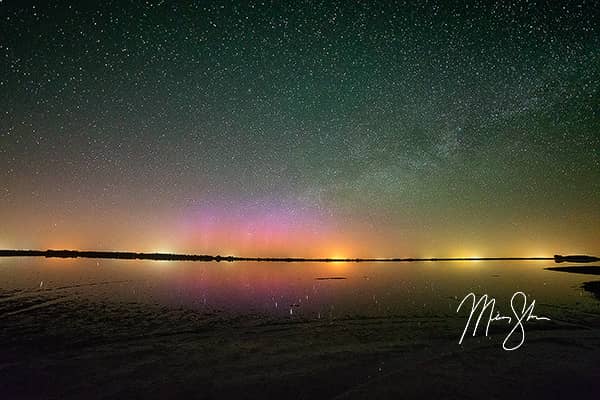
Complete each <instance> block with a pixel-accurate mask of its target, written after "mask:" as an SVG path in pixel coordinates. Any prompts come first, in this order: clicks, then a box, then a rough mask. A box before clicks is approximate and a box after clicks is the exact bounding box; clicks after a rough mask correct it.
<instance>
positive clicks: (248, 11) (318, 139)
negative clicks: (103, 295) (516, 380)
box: [0, 0, 600, 256]
mask: <svg viewBox="0 0 600 400" xmlns="http://www.w3.org/2000/svg"><path fill="white" fill-rule="evenodd" d="M449 3H450V2H440V3H439V4H435V3H432V2H414V3H413V2H350V1H342V2H328V1H323V2H320V1H310V2H309V1H295V2H240V3H231V2H205V1H197V2H169V1H103V2H98V3H97V4H95V3H89V4H87V3H86V4H83V2H75V1H71V2H30V1H16V0H14V1H11V0H4V1H1V2H0V21H1V23H0V112H1V114H0V115H1V118H0V220H2V221H3V222H2V224H1V225H0V248H1V247H11V248H23V247H26V248H29V247H35V248H45V247H55V248H56V247H59V248H63V247H68V248H87V249H90V248H92V249H99V250H100V249H128V250H140V251H142V250H169V251H193V252H200V253H202V252H212V253H216V252H220V253H222V254H225V253H232V254H241V255H306V256H333V255H336V256H469V255H477V256H490V255H492V256H495V255H498V256H502V255H505V256H506V255H523V256H530V255H531V256H533V255H539V254H540V253H541V254H542V255H545V254H553V252H555V251H556V252H558V251H561V252H565V253H567V252H580V251H581V252H594V251H595V252H599V251H600V235H599V233H600V131H599V130H600V95H599V89H600V22H599V21H600V6H599V5H598V3H597V2H595V1H588V2H584V1H580V2H577V1H573V2H568V3H564V4H563V3H561V2H558V1H556V2H554V1H552V2H534V1H530V2H517V1H498V2H496V3H495V4H494V3H493V2H487V1H486V2H483V1H482V2H474V3H473V2H469V3H468V4H455V5H450V4H449ZM461 3H462V2H461Z"/></svg>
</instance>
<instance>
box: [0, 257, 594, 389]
mask: <svg viewBox="0 0 600 400" xmlns="http://www.w3.org/2000/svg"><path fill="white" fill-rule="evenodd" d="M561 265H562V264H561ZM553 266H555V264H554V263H553V262H552V261H462V262H461V261H455V262H411V263H311V262H305V263H271V262H233V263H229V262H220V263H217V262H169V261H140V260H105V259H103V260H95V259H51V258H48V259H46V258H27V257H22V258H0V316H1V317H0V348H1V350H0V356H1V358H0V392H1V393H5V394H8V395H9V397H8V398H80V397H86V398H124V397H132V396H135V397H139V396H141V397H144V398H164V397H188V398H256V397H263V398H265V397H266V398H364V397H368V398H413V397H423V396H425V397H427V396H434V395H435V396H441V397H444V398H452V397H455V398H469V397H473V398H480V397H505V396H512V397H517V398H521V397H529V398H531V397H534V398H535V397H538V396H539V397H547V396H550V397H553V396H557V395H561V394H564V395H565V396H567V395H568V396H572V395H577V394H581V395H596V394H598V393H600V386H599V385H600V384H599V383H598V382H600V379H599V378H600V366H598V364H599V363H598V362H599V361H600V322H599V320H600V318H599V317H600V301H598V299H597V298H595V297H594V296H593V294H592V293H590V292H587V291H586V290H584V289H583V288H582V285H583V284H584V283H585V282H590V281H595V280H600V277H597V276H593V275H583V274H569V273H564V272H556V271H549V270H546V269H545V268H547V267H553ZM517 291H521V292H523V293H525V294H526V295H527V298H528V301H529V302H531V301H532V300H535V302H536V303H535V314H536V315H538V316H545V317H548V318H550V320H549V321H543V320H539V321H536V320H532V321H529V322H526V323H525V325H524V329H525V334H526V336H525V340H524V342H523V344H522V346H520V347H519V348H518V349H516V350H514V351H505V350H503V348H502V343H503V340H504V339H505V337H506V336H507V334H508V333H509V331H510V329H511V327H512V326H513V325H514V323H512V324H511V323H508V322H507V321H502V320H499V321H494V322H493V323H492V324H491V327H490V331H489V335H488V336H487V337H486V336H485V332H484V329H480V330H479V331H478V332H477V335H476V336H475V337H473V336H471V332H472V331H471V330H470V331H468V333H467V334H466V335H465V338H464V340H463V342H462V344H459V338H460V336H461V333H462V332H463V329H464V327H465V324H466V322H467V319H468V316H469V312H470V304H469V305H468V307H467V306H465V308H464V309H461V311H460V312H457V307H458V305H459V304H460V302H461V300H462V299H463V298H464V297H465V295H467V293H469V292H473V293H475V294H476V295H478V296H480V295H483V294H488V295H489V296H491V297H494V298H495V299H496V300H497V302H496V309H497V310H498V311H499V312H500V313H501V314H502V315H507V316H512V315H513V314H512V311H511V308H510V300H511V296H512V295H513V294H514V293H515V292H517ZM483 325H484V323H482V326H483Z"/></svg>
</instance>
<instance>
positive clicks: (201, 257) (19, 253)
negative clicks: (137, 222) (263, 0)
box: [0, 250, 600, 263]
mask: <svg viewBox="0 0 600 400" xmlns="http://www.w3.org/2000/svg"><path fill="white" fill-rule="evenodd" d="M0 257H47V258H51V257H56V258H110V259H119V260H159V261H217V262H219V261H229V262H232V261H271V262H413V261H519V260H525V261H527V260H532V261H535V260H554V261H555V262H557V263H560V262H564V261H568V262H591V261H597V260H600V259H599V258H597V257H592V256H583V255H576V256H561V255H555V256H554V257H443V258H438V257H434V258H303V257H236V256H221V255H216V256H211V255H206V254H170V253H135V252H123V251H79V250H0Z"/></svg>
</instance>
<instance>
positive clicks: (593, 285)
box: [546, 256, 600, 300]
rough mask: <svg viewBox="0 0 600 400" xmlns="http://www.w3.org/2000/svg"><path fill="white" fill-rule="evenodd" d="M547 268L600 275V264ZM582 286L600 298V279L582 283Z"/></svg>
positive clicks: (549, 269)
mask: <svg viewBox="0 0 600 400" xmlns="http://www.w3.org/2000/svg"><path fill="white" fill-rule="evenodd" d="M578 257H580V256H578ZM593 258H596V257H593ZM557 262H559V261H557ZM584 262H587V261H584ZM546 269H547V270H548V271H557V272H568V273H572V274H586V275H600V265H586V266H585V267H552V268H546ZM581 288H582V289H583V290H585V291H586V292H589V293H591V294H592V295H593V296H594V297H595V298H596V299H598V300H600V281H591V282H584V283H583V284H582V285H581Z"/></svg>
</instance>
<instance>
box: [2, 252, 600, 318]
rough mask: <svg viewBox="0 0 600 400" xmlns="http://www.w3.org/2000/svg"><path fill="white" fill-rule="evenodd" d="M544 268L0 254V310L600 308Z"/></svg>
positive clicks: (366, 312) (294, 312)
mask: <svg viewBox="0 0 600 400" xmlns="http://www.w3.org/2000/svg"><path fill="white" fill-rule="evenodd" d="M561 265H562V264H561ZM549 266H550V267H552V266H555V264H554V263H552V262H548V261H543V262H540V261H509V262H504V261H500V262H499V261H493V262H490V261H487V262H486V261H474V262H415V263H269V262H263V263H258V262H252V263H250V262H236V263H227V262H221V263H215V262H210V263H203V262H166V261H130V260H91V259H44V258H7V259H0V290H1V295H2V298H3V299H2V300H3V301H2V303H4V305H5V306H7V305H8V304H9V303H10V304H11V305H13V306H14V307H10V308H9V307H8V306H7V307H5V308H4V309H2V311H3V313H5V314H6V313H9V314H10V313H12V314H15V313H26V312H27V308H19V307H16V305H17V304H18V302H15V300H17V299H22V300H25V299H28V298H37V299H40V300H42V299H45V300H52V301H54V302H59V301H67V300H73V299H78V300H82V301H83V300H85V301H89V302H111V303H138V304H155V305H163V306H165V307H184V308H186V309H189V310H193V311H216V312H224V313H231V314H236V315H237V314H246V313H250V314H259V315H265V316H272V317H281V318H290V317H292V318H293V317H301V318H308V319H312V318H318V317H319V316H320V317H322V318H324V317H334V318H335V317H344V316H387V315H450V314H455V311H456V307H457V305H458V302H459V301H460V300H461V299H462V298H463V297H464V296H465V295H466V294H467V293H468V292H474V293H476V294H484V293H487V294H489V295H490V296H493V297H496V298H497V299H498V301H499V302H500V303H502V301H504V300H505V301H508V299H509V298H510V296H511V295H512V294H513V293H514V292H515V291H518V290H519V291H523V292H525V293H527V294H528V295H529V296H531V298H533V299H535V300H536V301H537V303H538V308H544V307H546V306H548V307H550V309H551V308H552V307H557V306H561V307H568V308H570V309H571V311H586V312H588V311H592V312H593V311H599V310H600V308H599V304H600V303H598V302H597V301H596V300H594V299H593V297H592V296H591V295H590V294H589V293H587V292H585V291H584V290H583V289H582V288H581V284H582V283H583V282H586V281H591V280H594V279H593V278H594V277H593V276H586V275H579V274H565V273H560V272H554V271H546V270H544V268H545V267H549ZM331 278H338V279H331ZM339 278H343V279H339ZM599 279H600V278H599ZM2 303H0V304H2ZM52 304H54V303H52ZM39 307H44V304H43V303H41V304H39ZM290 310H291V312H290Z"/></svg>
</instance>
